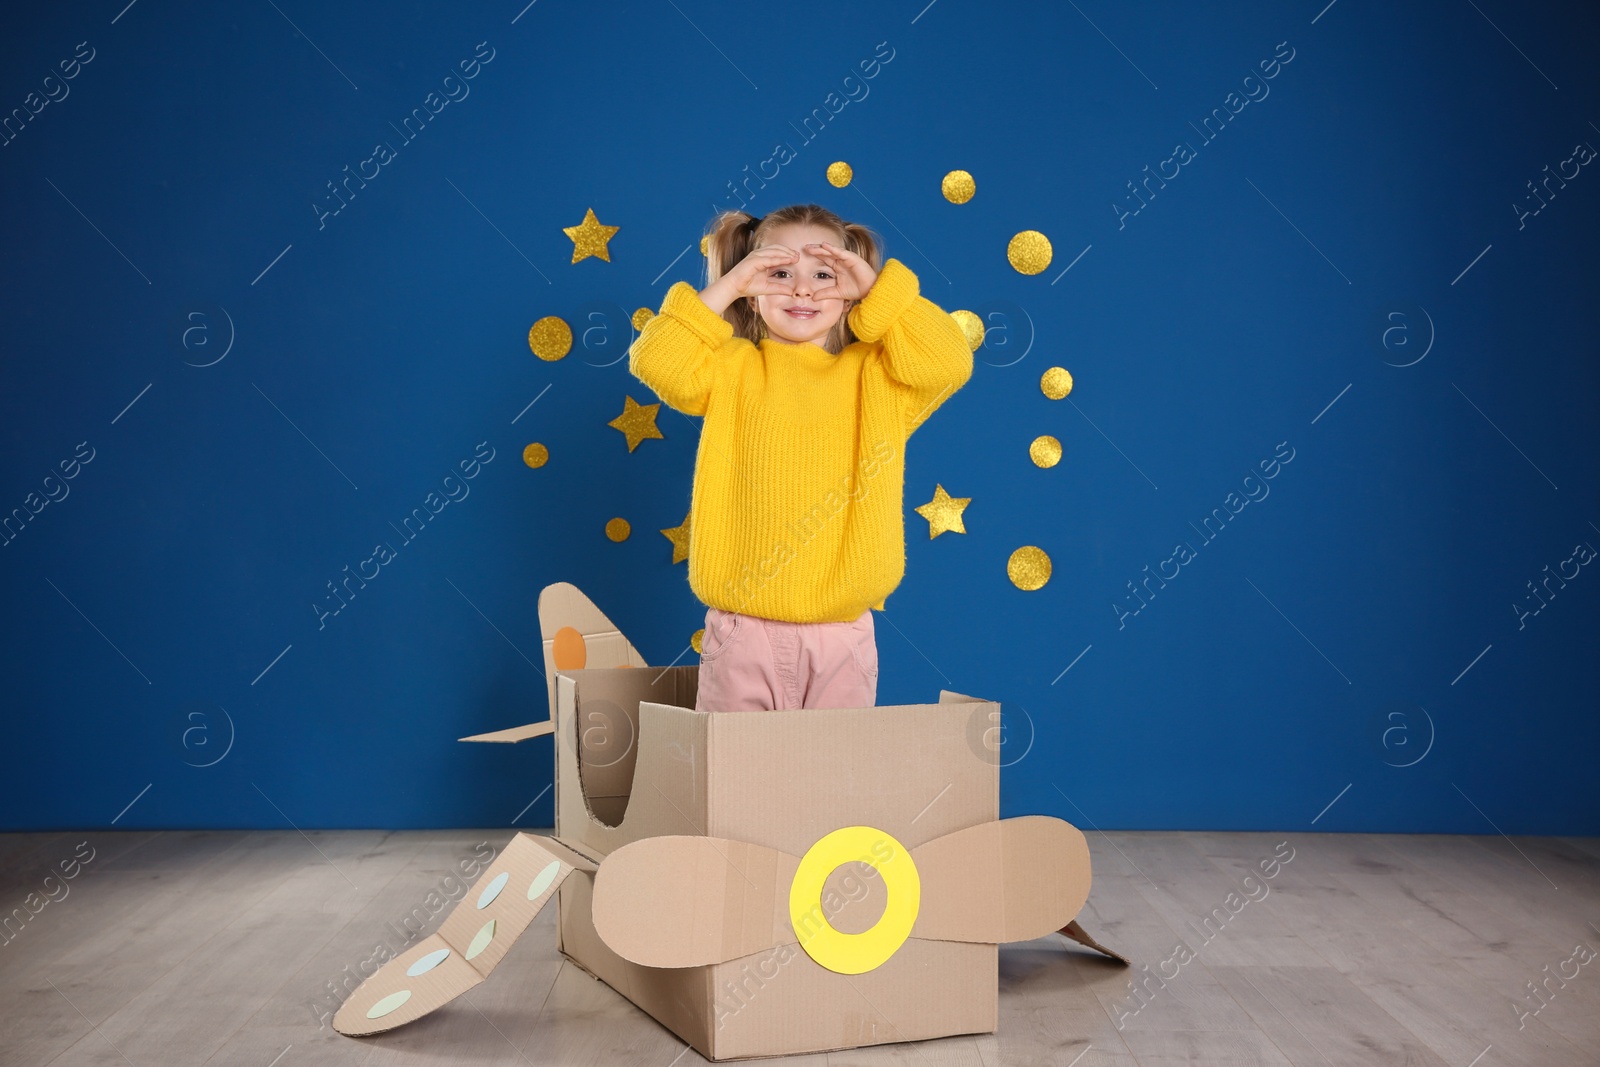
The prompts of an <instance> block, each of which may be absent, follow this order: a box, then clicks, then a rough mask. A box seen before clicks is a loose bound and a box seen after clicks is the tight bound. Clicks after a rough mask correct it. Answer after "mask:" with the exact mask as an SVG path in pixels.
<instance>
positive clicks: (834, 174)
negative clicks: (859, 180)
mask: <svg viewBox="0 0 1600 1067" xmlns="http://www.w3.org/2000/svg"><path fill="white" fill-rule="evenodd" d="M853 177H855V171H853V170H851V169H850V164H848V163H845V162H839V163H829V164H828V181H829V182H830V183H831V184H832V185H833V187H834V188H835V189H843V188H844V187H845V186H847V185H849V184H850V179H851V178H853Z"/></svg>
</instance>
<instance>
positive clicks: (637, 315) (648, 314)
mask: <svg viewBox="0 0 1600 1067" xmlns="http://www.w3.org/2000/svg"><path fill="white" fill-rule="evenodd" d="M655 317H656V313H655V312H654V311H651V310H650V309H649V308H640V309H639V310H638V311H635V312H634V313H633V328H634V329H635V330H643V329H644V324H645V323H647V322H649V321H650V320H651V319H653V318H655Z"/></svg>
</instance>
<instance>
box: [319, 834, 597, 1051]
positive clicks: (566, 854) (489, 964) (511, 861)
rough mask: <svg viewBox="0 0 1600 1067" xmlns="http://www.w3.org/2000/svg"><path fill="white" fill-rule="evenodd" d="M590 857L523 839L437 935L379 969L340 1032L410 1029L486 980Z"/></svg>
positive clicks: (340, 1016) (350, 1005)
mask: <svg viewBox="0 0 1600 1067" xmlns="http://www.w3.org/2000/svg"><path fill="white" fill-rule="evenodd" d="M594 869H595V863H594V861H593V860H591V859H590V858H589V857H587V856H585V855H583V854H582V853H580V852H577V851H576V850H574V849H572V848H570V847H568V846H567V845H566V844H564V843H563V842H561V841H557V840H555V839H554V838H548V837H537V836H535V835H533V834H518V835H517V836H516V837H514V838H512V840H511V843H510V844H509V845H507V846H506V847H505V849H504V850H503V851H502V852H501V853H500V855H499V856H497V857H496V858H495V861H494V863H492V864H490V866H489V869H488V870H487V871H485V872H484V874H483V876H482V877H481V878H479V879H478V881H477V882H476V883H474V884H473V886H472V889H471V891H470V892H468V893H467V895H466V896H465V897H463V898H462V900H461V903H460V904H458V905H456V907H455V909H454V910H453V911H451V912H450V914H449V915H448V916H446V918H445V920H444V922H443V924H441V925H440V927H439V930H438V932H437V933H434V934H431V935H429V936H428V937H425V938H423V939H422V940H421V941H420V942H418V943H417V944H416V945H413V946H412V947H411V948H409V949H407V950H406V951H405V952H403V953H401V954H400V955H399V956H397V957H395V958H394V959H392V960H390V961H389V962H388V963H385V964H384V965H383V966H382V967H380V968H378V970H377V972H376V973H374V974H373V975H372V977H370V978H368V979H367V980H366V981H365V982H363V983H361V985H360V987H359V988H357V989H356V991H355V992H354V993H352V994H350V998H349V999H348V1000H346V1001H345V1002H344V1004H343V1005H342V1006H341V1007H340V1008H339V1011H338V1012H337V1013H336V1014H335V1015H334V1017H333V1028H334V1029H335V1030H337V1031H339V1032H340V1033H341V1034H350V1035H352V1036H356V1037H361V1036H365V1035H367V1034H378V1033H382V1032H383V1031H385V1030H393V1029H394V1028H395V1027H397V1026H404V1025H405V1024H406V1023H409V1022H411V1021H413V1020H415V1019H419V1018H421V1017H422V1016H424V1015H426V1014H428V1013H429V1012H431V1011H433V1010H434V1009H435V1008H438V1007H440V1006H441V1005H444V1004H448V1003H449V1002H450V1001H452V1000H454V999H455V998H456V997H459V996H460V995H461V994H462V993H465V992H466V991H467V990H469V989H471V988H472V987H473V986H475V985H477V984H479V983H480V982H482V981H483V980H484V979H485V978H487V977H488V976H489V972H490V971H492V970H494V968H495V966H496V965H497V964H498V963H499V962H500V960H501V959H502V958H504V956H505V954H506V950H507V949H509V948H510V947H511V944H512V942H514V941H516V940H517V938H519V937H521V936H522V932H523V931H524V930H526V929H527V928H528V924H529V923H531V922H532V921H533V919H534V916H536V915H538V914H539V912H540V911H541V910H543V908H544V906H545V904H546V903H548V902H549V901H550V900H551V898H553V897H554V896H555V893H556V890H557V889H558V888H559V887H560V885H561V883H562V882H563V881H564V880H565V879H566V877H567V875H569V874H571V873H572V872H573V871H575V870H580V871H593V870H594Z"/></svg>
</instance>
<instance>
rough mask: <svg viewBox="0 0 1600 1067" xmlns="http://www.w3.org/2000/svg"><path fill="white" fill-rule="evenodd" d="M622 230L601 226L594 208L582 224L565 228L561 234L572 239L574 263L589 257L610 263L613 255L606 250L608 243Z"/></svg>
mask: <svg viewBox="0 0 1600 1067" xmlns="http://www.w3.org/2000/svg"><path fill="white" fill-rule="evenodd" d="M620 229H622V227H621V226H602V225H600V220H599V219H597V218H595V217H594V208H590V209H589V210H588V212H587V213H586V214H585V215H584V216H583V222H582V223H581V224H579V225H577V226H563V227H561V232H562V233H564V234H566V235H567V236H568V237H570V238H572V262H574V263H576V262H578V260H580V259H587V258H588V257H589V256H599V257H600V258H601V259H603V260H605V261H606V262H607V263H610V262H611V253H610V252H609V251H608V250H607V249H606V242H607V241H609V240H611V238H612V237H613V236H615V235H616V232H617V231H618V230H620Z"/></svg>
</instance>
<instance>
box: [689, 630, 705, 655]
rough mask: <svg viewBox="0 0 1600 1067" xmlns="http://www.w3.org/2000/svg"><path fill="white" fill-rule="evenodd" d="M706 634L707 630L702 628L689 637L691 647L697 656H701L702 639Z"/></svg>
mask: <svg viewBox="0 0 1600 1067" xmlns="http://www.w3.org/2000/svg"><path fill="white" fill-rule="evenodd" d="M705 632H706V628H705V627H704V626H702V627H700V629H698V630H696V631H695V632H694V633H692V634H690V635H689V647H690V648H692V649H694V652H695V655H697V656H698V655H699V654H700V638H702V637H704V636H705Z"/></svg>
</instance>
